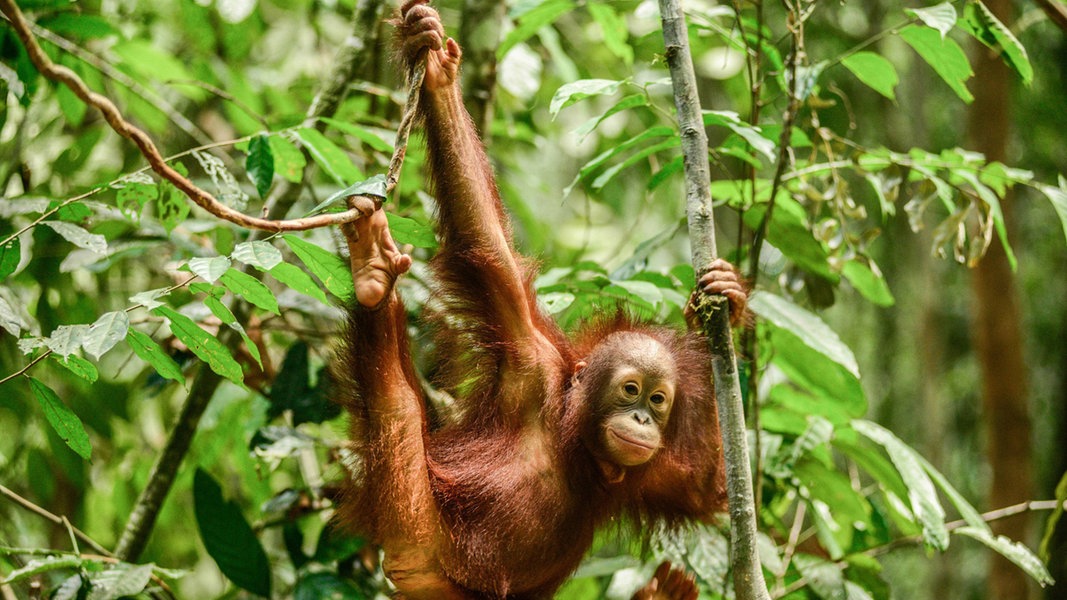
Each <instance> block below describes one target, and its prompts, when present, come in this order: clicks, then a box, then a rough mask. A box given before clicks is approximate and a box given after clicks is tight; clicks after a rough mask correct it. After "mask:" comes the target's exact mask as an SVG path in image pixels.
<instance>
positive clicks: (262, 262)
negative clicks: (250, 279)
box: [231, 240, 282, 271]
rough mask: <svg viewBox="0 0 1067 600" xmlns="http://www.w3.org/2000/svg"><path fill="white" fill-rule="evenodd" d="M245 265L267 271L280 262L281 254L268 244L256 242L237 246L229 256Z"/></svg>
mask: <svg viewBox="0 0 1067 600" xmlns="http://www.w3.org/2000/svg"><path fill="white" fill-rule="evenodd" d="M231 256H233V257H234V258H236V259H237V260H239V261H241V262H243V263H244V264H246V265H251V266H253V267H256V268H258V269H263V270H265V271H269V270H271V269H273V268H274V266H275V265H277V264H278V263H280V262H282V253H281V252H280V251H279V250H278V249H277V248H275V247H274V245H273V244H271V243H270V242H264V241H261V240H256V241H253V242H241V243H240V244H237V246H236V247H234V249H233V253H232V254H231Z"/></svg>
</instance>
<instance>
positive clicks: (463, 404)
mask: <svg viewBox="0 0 1067 600" xmlns="http://www.w3.org/2000/svg"><path fill="white" fill-rule="evenodd" d="M424 2H425V0H409V1H408V2H407V3H406V4H405V5H404V6H403V7H402V8H401V10H400V15H399V17H398V20H397V27H398V29H399V37H400V42H401V49H402V57H403V60H404V61H405V63H406V64H407V65H409V66H410V65H411V64H413V63H414V62H415V61H417V60H421V59H422V58H423V57H425V59H426V61H427V67H426V76H425V79H424V83H423V86H422V92H421V97H420V100H419V110H420V113H421V114H420V115H419V116H420V118H421V121H422V125H423V128H424V130H425V134H426V137H427V143H428V157H429V163H430V174H431V177H432V181H433V187H434V190H435V193H436V198H437V203H438V212H439V215H438V219H439V224H438V235H439V237H440V241H441V248H440V250H439V251H438V253H437V255H436V256H435V257H434V259H433V261H432V267H433V270H434V274H435V280H436V283H435V285H436V286H437V287H436V290H435V291H436V295H435V311H434V312H435V313H439V314H436V315H435V316H434V317H433V318H435V319H436V321H437V322H436V338H435V342H436V346H437V355H438V357H439V359H438V360H439V364H438V365H437V368H436V369H435V373H437V376H436V377H437V381H436V382H435V383H438V384H439V385H440V386H441V387H442V388H443V389H445V390H448V391H449V392H450V393H451V394H452V396H453V397H454V398H455V399H456V402H457V405H458V407H459V408H460V410H459V411H458V412H457V414H456V415H455V416H454V418H451V419H450V420H449V421H448V422H447V423H445V424H443V425H442V426H440V427H435V428H434V429H433V430H432V431H431V429H430V427H429V425H428V422H427V411H426V408H425V402H424V399H423V395H422V392H421V388H420V385H419V382H418V379H417V377H416V375H415V370H414V365H413V364H412V360H411V356H410V352H409V347H408V336H407V328H406V318H405V311H404V307H403V304H402V303H401V300H400V297H399V295H398V292H397V290H396V289H395V287H394V283H395V281H396V278H397V277H398V276H399V275H401V274H402V273H404V272H405V271H407V270H408V268H409V267H410V266H411V259H410V257H408V256H405V255H404V254H402V253H401V252H400V251H399V250H398V248H397V246H396V244H395V243H394V242H393V239H392V237H391V236H390V234H389V229H388V225H387V222H386V218H385V215H384V213H383V212H381V211H378V212H376V213H374V214H373V215H371V216H370V217H368V218H365V219H362V220H360V221H358V222H356V223H355V224H354V225H352V226H349V227H348V228H347V230H346V236H347V237H348V240H349V250H350V253H351V260H352V272H353V274H354V278H355V284H356V299H357V303H356V305H355V306H354V307H353V308H352V309H351V311H350V323H349V328H348V330H347V333H346V336H345V340H344V347H343V349H342V351H341V354H340V356H339V358H338V361H337V365H338V366H337V377H338V379H339V380H342V381H345V382H347V386H346V387H347V389H346V390H345V393H344V397H343V398H341V401H342V403H343V404H344V405H345V407H346V408H347V409H348V411H349V412H350V413H351V415H352V417H353V418H352V439H353V443H354V444H355V446H356V448H357V451H358V454H359V456H360V457H361V459H362V465H361V472H360V473H359V475H358V477H357V480H356V481H355V483H354V485H353V489H352V490H351V493H350V494H348V497H347V498H346V499H345V500H344V501H343V502H342V503H341V506H340V514H341V518H342V519H343V520H344V521H345V522H346V523H348V524H350V525H352V526H353V527H354V528H355V529H356V530H357V531H359V532H361V533H363V534H364V535H367V536H368V537H369V538H371V539H372V540H374V541H375V542H376V543H378V544H380V545H381V546H382V548H383V549H384V555H385V561H384V565H383V567H384V569H385V572H386V575H387V576H388V577H389V579H390V580H391V581H392V582H393V584H394V585H395V586H396V588H397V590H398V592H399V594H400V595H401V597H403V598H408V599H411V600H415V599H421V598H426V599H433V600H442V599H451V598H456V599H464V598H517V599H518V598H550V597H551V596H552V594H553V592H555V590H557V589H558V588H559V586H560V585H561V584H562V583H563V582H564V581H565V580H566V578H567V577H568V576H569V575H571V573H573V571H574V570H575V568H576V567H577V566H578V564H579V562H580V561H581V560H582V557H583V555H584V554H585V552H586V551H587V550H588V549H589V548H590V546H591V545H592V542H593V534H594V532H595V531H596V530H597V528H598V527H601V526H603V525H605V524H607V523H608V522H609V521H612V520H615V519H616V518H617V517H628V518H629V519H630V520H631V521H632V522H634V523H635V524H637V525H638V526H647V525H649V524H651V523H653V522H661V523H664V524H666V525H668V526H670V525H676V524H680V523H682V522H683V521H685V520H691V519H696V520H705V521H706V520H710V519H711V517H712V516H713V515H714V514H715V513H716V512H719V511H722V510H723V509H724V508H725V504H726V495H725V488H724V479H723V465H722V453H721V448H720V438H719V427H718V420H717V416H716V407H715V401H714V391H713V390H712V388H711V385H710V383H709V382H710V381H711V379H710V374H709V369H710V367H709V364H710V356H709V355H708V352H707V344H706V342H705V340H703V339H702V338H701V337H700V336H699V335H697V334H695V333H689V334H684V333H680V332H676V331H673V330H669V329H664V328H661V327H653V326H648V325H642V324H636V323H632V322H623V321H622V320H618V319H617V320H615V321H612V322H609V323H600V324H598V325H594V326H592V327H590V328H588V329H587V330H586V331H583V332H581V333H580V334H579V335H577V336H576V337H575V338H574V339H573V340H571V339H568V337H567V336H565V335H564V334H563V332H562V331H561V330H560V329H559V327H558V326H557V325H556V324H555V323H554V322H552V321H551V319H550V318H548V317H547V316H545V315H544V314H542V312H541V311H540V310H539V309H538V306H537V300H536V297H535V295H534V292H533V289H532V285H531V280H532V277H533V274H534V273H533V271H532V270H531V269H530V268H529V267H528V266H527V265H526V263H525V262H524V261H523V259H522V258H521V257H520V256H519V255H518V254H517V253H516V252H515V250H514V249H513V247H512V244H511V234H510V230H509V226H508V223H507V221H506V218H505V215H504V210H503V208H502V205H501V202H500V198H499V196H498V193H497V189H496V183H495V181H494V178H493V173H492V170H491V168H490V166H489V162H488V160H487V158H486V155H485V151H484V148H483V146H482V144H481V141H480V139H479V137H478V134H477V132H476V131H475V129H474V127H473V126H472V124H471V120H470V117H469V116H468V114H467V112H466V110H465V109H464V106H463V103H462V96H461V93H460V90H459V86H458V73H459V64H460V48H459V46H458V45H457V44H456V42H455V41H454V40H452V39H446V38H445V37H444V29H443V27H442V25H441V20H440V18H439V16H438V14H437V11H435V10H434V9H433V8H431V7H429V6H427V5H426V4H425V3H424ZM695 293H703V294H723V295H725V296H726V297H727V298H728V299H729V301H730V309H731V314H732V315H733V316H734V317H735V320H736V318H737V317H739V316H740V315H741V314H742V313H743V312H744V309H745V303H746V294H745V291H744V288H743V286H742V285H741V283H740V281H739V279H738V276H737V274H736V272H735V271H734V269H733V267H731V266H730V265H729V264H728V263H726V262H724V261H716V262H715V263H713V264H712V265H709V268H708V270H707V272H706V273H704V274H703V275H702V276H701V277H700V279H699V285H698V290H697V291H696V292H695ZM437 307H440V308H441V310H439V311H438V310H436V308H437ZM696 596H697V588H696V585H695V583H694V582H693V579H692V578H691V577H688V576H686V575H685V574H684V573H683V572H681V571H679V570H672V569H671V568H670V566H669V565H667V564H664V565H661V567H660V568H659V569H658V570H657V572H656V575H655V576H654V578H653V579H652V581H651V582H650V583H649V584H648V585H647V586H645V587H644V588H642V589H641V590H639V591H638V592H637V594H636V595H635V598H636V599H637V600H653V599H658V600H689V599H695V598H696Z"/></svg>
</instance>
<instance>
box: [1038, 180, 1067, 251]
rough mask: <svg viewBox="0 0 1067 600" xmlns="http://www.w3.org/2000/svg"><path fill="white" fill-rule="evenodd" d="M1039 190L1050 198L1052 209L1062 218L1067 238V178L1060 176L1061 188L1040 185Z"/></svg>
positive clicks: (1061, 224)
mask: <svg viewBox="0 0 1067 600" xmlns="http://www.w3.org/2000/svg"><path fill="white" fill-rule="evenodd" d="M1037 189H1039V190H1041V192H1042V193H1043V194H1045V196H1046V197H1047V198H1048V201H1049V202H1051V203H1052V208H1053V209H1054V210H1055V211H1056V214H1057V215H1058V216H1059V217H1060V226H1061V227H1062V228H1063V235H1065V236H1067V178H1064V177H1063V175H1060V179H1059V187H1054V186H1051V185H1043V184H1039V185H1038V186H1037Z"/></svg>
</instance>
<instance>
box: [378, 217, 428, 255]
mask: <svg viewBox="0 0 1067 600" xmlns="http://www.w3.org/2000/svg"><path fill="white" fill-rule="evenodd" d="M385 218H386V219H388V220H389V231H390V233H392V234H393V239H394V240H396V243H397V244H401V245H403V244H411V245H412V246H415V247H416V248H436V247H437V236H435V235H434V232H433V228H432V227H430V226H428V225H423V224H422V223H419V222H418V221H416V220H414V219H408V218H406V217H401V216H400V215H394V214H392V213H385Z"/></svg>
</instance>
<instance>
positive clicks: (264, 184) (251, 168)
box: [245, 133, 274, 198]
mask: <svg viewBox="0 0 1067 600" xmlns="http://www.w3.org/2000/svg"><path fill="white" fill-rule="evenodd" d="M245 172H246V173H248V178H249V179H251V180H252V183H254V184H255V186H256V191H257V192H259V197H260V198H266V197H267V192H269V191H270V185H271V182H272V181H273V180H274V153H273V152H272V151H271V146H270V140H269V139H268V138H267V135H266V134H263V133H261V134H259V135H257V136H253V137H252V139H251V140H249V141H248V156H247V157H245Z"/></svg>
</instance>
